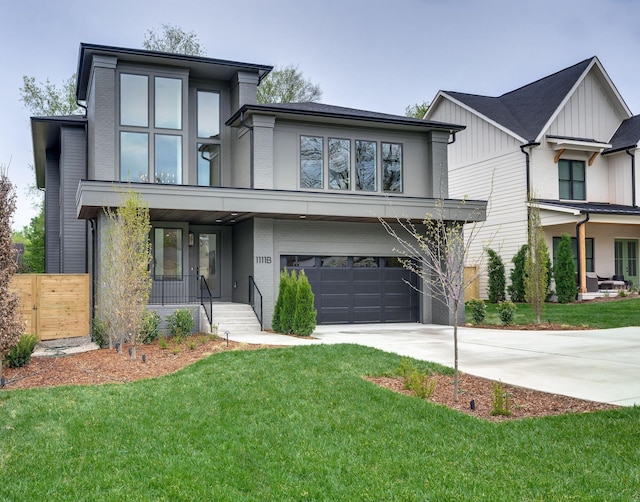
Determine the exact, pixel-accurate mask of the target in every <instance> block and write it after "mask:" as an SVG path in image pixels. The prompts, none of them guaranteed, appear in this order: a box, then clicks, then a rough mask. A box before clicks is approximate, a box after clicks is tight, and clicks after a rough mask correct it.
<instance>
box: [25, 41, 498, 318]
mask: <svg viewBox="0 0 640 502" xmlns="http://www.w3.org/2000/svg"><path fill="white" fill-rule="evenodd" d="M271 69H272V68H271V67H270V66H265V65H260V64H249V63H241V62H234V61H222V60H216V59H210V58H205V57H199V56H187V55H181V54H167V53H159V52H153V51H146V50H138V49H126V48H118V47H108V46H99V45H92V44H81V45H80V52H79V59H78V69H77V88H76V97H77V100H78V102H79V103H81V104H83V105H84V106H85V107H86V114H85V116H73V117H33V118H32V120H31V123H32V135H33V146H34V157H35V165H36V176H37V185H38V187H40V188H43V189H45V190H46V192H45V194H46V195H45V215H46V218H45V220H46V223H45V233H46V253H45V260H46V271H47V272H48V273H86V272H88V273H90V274H92V277H93V281H94V284H97V282H96V281H99V277H98V270H99V262H100V239H101V232H102V231H103V229H104V225H105V218H104V214H103V208H104V207H115V206H117V205H118V203H119V201H120V199H121V195H120V193H121V192H122V191H125V190H129V189H133V190H135V191H136V192H139V193H140V194H141V195H142V197H143V198H144V200H145V201H146V202H147V203H148V205H149V208H150V214H151V220H152V226H153V229H152V233H151V242H152V253H153V265H152V267H153V269H152V273H153V275H154V292H158V291H160V290H163V291H164V288H169V287H170V286H175V284H176V283H178V284H187V283H189V284H191V282H190V281H191V279H192V278H195V280H196V282H194V283H193V284H196V286H195V287H197V288H198V289H199V291H202V290H203V288H204V289H206V290H207V291H208V294H210V296H211V297H213V301H214V302H226V303H228V302H234V303H244V304H247V303H257V301H258V300H257V299H258V298H260V299H261V303H262V307H261V308H260V309H259V311H258V310H257V309H256V312H257V315H258V316H259V317H261V318H262V319H261V321H262V322H263V326H264V327H265V328H268V327H269V326H270V322H271V317H272V313H273V306H274V303H275V299H276V298H277V294H278V283H279V275H280V271H281V270H282V269H283V268H284V267H288V268H295V269H304V270H305V273H306V274H307V276H308V277H309V280H310V283H311V286H312V289H313V291H314V294H315V299H316V308H317V310H318V323H363V322H368V323H369V322H422V323H441V324H448V323H450V322H451V320H452V317H451V314H450V313H449V312H448V311H447V309H446V308H444V307H443V305H442V304H441V303H440V302H439V301H438V300H437V299H435V298H434V297H433V296H432V295H431V294H429V290H428V288H426V287H423V286H424V285H421V284H419V281H418V278H416V277H412V275H411V274H410V273H409V272H408V271H407V270H405V269H404V268H402V266H401V264H400V263H399V261H398V259H397V256H398V255H397V253H396V252H395V251H394V247H395V241H394V240H393V239H392V238H391V237H390V236H389V235H388V234H387V233H386V231H385V230H384V228H383V226H382V225H381V223H380V222H379V220H378V218H379V217H382V218H385V219H388V220H390V221H395V219H396V217H404V218H406V217H409V218H412V219H413V220H415V221H420V220H422V219H423V218H424V217H425V215H426V214H427V213H429V212H433V211H434V208H435V207H436V206H437V200H438V199H444V205H445V208H447V209H450V211H449V213H448V214H452V215H453V214H455V215H456V216H455V218H456V219H460V220H466V221H469V220H474V219H476V220H477V219H483V218H484V211H485V202H482V201H464V203H462V201H460V200H450V199H448V181H447V144H448V143H449V142H450V141H451V140H452V138H453V137H454V136H455V134H456V133H457V132H459V131H460V130H461V129H463V128H462V127H461V126H457V125H453V124H447V123H441V122H433V121H427V120H419V119H412V118H407V117H403V116H395V115H388V114H381V113H374V112H368V111H362V110H354V109H349V108H342V107H336V106H329V105H326V104H316V103H289V104H257V102H256V95H257V87H258V85H260V82H261V80H262V79H263V78H264V77H265V76H266V75H267V74H268V73H269V71H270V70H271ZM452 219H453V216H452ZM407 282H409V283H411V284H413V285H414V286H415V287H417V288H422V289H423V290H425V293H426V294H423V295H419V294H418V293H417V292H416V289H415V288H412V287H411V286H409V285H408V284H407ZM190 287H191V286H190ZM214 322H215V319H214Z"/></svg>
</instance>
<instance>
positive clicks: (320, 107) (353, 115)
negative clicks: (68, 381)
mask: <svg viewBox="0 0 640 502" xmlns="http://www.w3.org/2000/svg"><path fill="white" fill-rule="evenodd" d="M248 110H254V111H264V112H269V113H286V114H292V115H302V116H306V117H309V116H315V117H323V118H335V119H343V120H356V121H365V122H379V123H385V124H395V125H399V126H418V127H427V128H438V129H450V130H453V131H461V130H462V129H464V126H461V125H456V124H447V123H444V122H436V121H433V120H424V119H416V118H413V117H405V116H403V115H391V114H389V113H379V112H372V111H368V110H358V109H356V108H345V107H343V106H333V105H325V104H323V103H271V104H258V105H244V106H243V107H242V108H240V110H238V111H237V112H236V113H234V114H233V116H231V118H229V120H227V122H226V124H227V125H231V124H232V123H234V122H236V121H237V120H238V118H239V116H240V114H241V113H242V112H246V111H248Z"/></svg>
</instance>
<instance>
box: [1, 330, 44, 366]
mask: <svg viewBox="0 0 640 502" xmlns="http://www.w3.org/2000/svg"><path fill="white" fill-rule="evenodd" d="M37 344H38V337H36V335H21V336H20V339H19V340H18V343H17V344H16V345H14V346H13V347H12V348H11V350H9V352H7V355H5V356H4V360H5V361H6V363H7V366H9V368H22V367H23V366H26V365H27V364H29V362H30V361H31V354H33V349H35V348H36V345H37Z"/></svg>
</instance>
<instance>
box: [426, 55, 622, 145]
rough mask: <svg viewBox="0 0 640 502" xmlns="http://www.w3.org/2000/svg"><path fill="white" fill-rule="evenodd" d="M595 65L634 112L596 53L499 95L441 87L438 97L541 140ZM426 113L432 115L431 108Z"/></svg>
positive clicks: (521, 136) (520, 135)
mask: <svg viewBox="0 0 640 502" xmlns="http://www.w3.org/2000/svg"><path fill="white" fill-rule="evenodd" d="M594 66H595V67H597V69H598V70H599V73H600V75H602V78H603V79H604V80H605V81H606V82H607V83H608V84H609V87H610V89H611V92H612V94H613V95H615V97H616V98H617V101H618V102H619V104H620V107H621V108H622V109H623V110H624V113H626V114H627V115H628V116H630V115H631V112H630V111H629V109H628V108H627V106H626V104H625V103H624V101H623V100H622V98H621V96H620V95H619V94H618V91H617V90H616V88H615V86H614V85H613V83H612V82H611V80H610V79H609V77H608V76H607V74H606V72H605V71H604V68H603V67H602V65H601V64H600V62H599V60H598V58H597V57H595V56H594V57H592V58H589V59H585V60H584V61H581V62H579V63H577V64H575V65H573V66H570V67H568V68H565V69H564V70H560V71H559V72H556V73H554V74H552V75H549V76H547V77H544V78H541V79H540V80H536V81H535V82H532V83H531V84H527V85H525V86H523V87H520V88H519V89H516V90H514V91H511V92H507V93H506V94H503V95H502V96H499V97H490V96H480V95H476V94H465V93H461V92H452V91H441V92H440V93H438V96H437V97H436V100H438V99H439V98H440V96H443V97H448V98H450V99H453V100H455V101H457V102H458V103H460V104H462V105H463V106H465V107H467V108H469V109H471V110H472V111H474V112H475V113H477V114H479V115H481V116H483V117H484V118H486V119H488V120H489V121H491V122H494V123H495V124H496V125H497V126H498V127H500V128H503V129H506V130H507V131H508V132H511V133H512V134H513V135H516V136H517V137H518V138H519V139H521V140H524V141H527V142H534V141H539V138H540V135H541V134H542V133H543V132H544V131H545V130H546V128H547V127H548V125H549V124H550V122H551V121H552V120H553V118H554V117H555V116H556V115H557V113H558V112H559V110H560V108H561V107H562V105H563V104H564V103H565V102H566V101H567V100H568V99H569V97H570V96H571V93H572V91H573V90H574V89H576V88H577V86H578V85H579V83H580V82H581V81H582V80H583V79H584V77H585V76H586V75H587V74H588V73H589V71H590V70H591V69H592V68H593V67H594ZM436 100H434V102H435V101H436ZM430 110H431V109H430ZM426 116H427V117H428V116H429V111H427V115H426Z"/></svg>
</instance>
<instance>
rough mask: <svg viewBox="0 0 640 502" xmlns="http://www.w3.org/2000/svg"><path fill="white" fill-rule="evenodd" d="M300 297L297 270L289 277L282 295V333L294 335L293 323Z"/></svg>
mask: <svg viewBox="0 0 640 502" xmlns="http://www.w3.org/2000/svg"><path fill="white" fill-rule="evenodd" d="M297 295H298V274H296V271H295V270H292V271H291V274H290V275H288V276H287V284H286V286H285V288H284V294H283V295H282V312H281V314H280V328H281V329H280V332H281V333H285V334H287V335H290V334H291V333H293V321H294V319H295V315H296V296H297Z"/></svg>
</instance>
